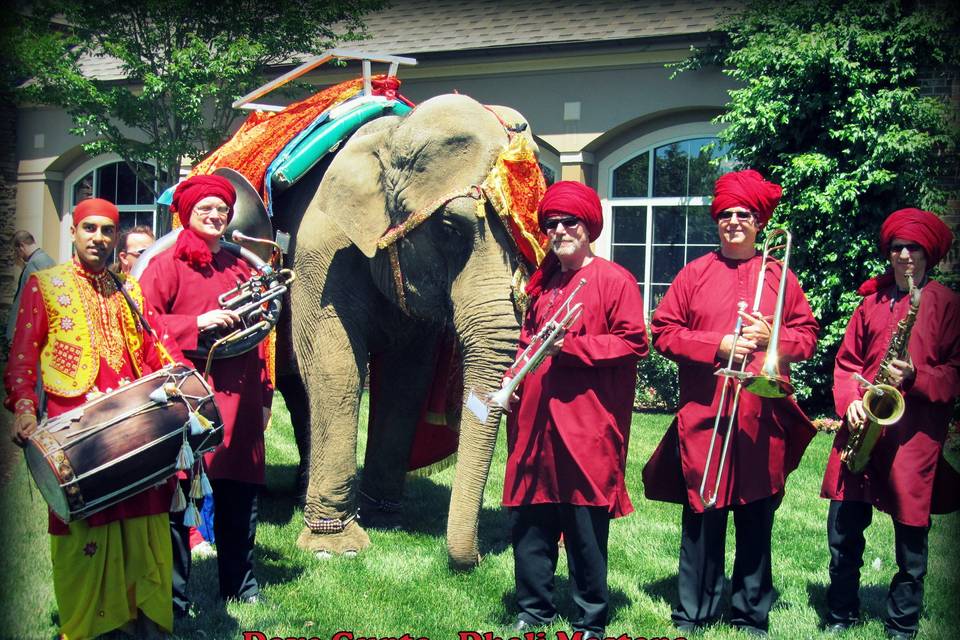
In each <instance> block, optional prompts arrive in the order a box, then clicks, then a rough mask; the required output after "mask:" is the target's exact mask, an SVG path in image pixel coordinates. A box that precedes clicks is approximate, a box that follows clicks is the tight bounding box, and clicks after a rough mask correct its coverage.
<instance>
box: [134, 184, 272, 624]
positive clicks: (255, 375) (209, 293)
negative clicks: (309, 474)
mask: <svg viewBox="0 0 960 640" xmlns="http://www.w3.org/2000/svg"><path fill="white" fill-rule="evenodd" d="M235 201H236V192H235V191H234V188H233V185H231V184H230V182H229V181H227V180H226V179H224V178H221V177H219V176H194V177H192V178H190V179H188V180H186V181H184V182H181V183H180V184H179V185H178V186H177V189H176V191H175V192H174V195H173V204H172V207H171V208H172V210H173V211H174V212H176V213H177V215H178V216H179V217H180V220H181V222H182V224H183V230H182V231H181V233H180V235H179V236H178V237H177V241H176V245H175V246H174V247H173V248H171V249H167V250H166V251H164V252H162V253H160V254H158V255H156V256H154V257H153V258H152V259H151V261H150V263H149V264H148V266H147V268H146V270H145V271H144V273H143V276H142V277H141V279H140V282H141V285H142V286H143V292H144V296H145V297H146V299H147V303H148V304H149V305H151V306H152V307H153V309H154V310H155V312H156V313H157V314H158V315H160V316H161V318H162V319H163V321H164V324H165V326H166V330H167V331H168V333H169V335H170V337H171V338H173V339H174V340H176V341H177V343H178V344H179V345H180V348H181V349H182V350H183V351H184V352H187V353H188V355H189V352H191V351H194V350H196V348H197V344H198V340H199V336H200V333H201V332H202V331H204V330H210V329H226V328H229V327H232V326H234V325H235V324H236V323H237V322H239V317H238V316H237V314H236V313H234V312H233V311H230V310H226V309H221V308H220V303H219V302H218V300H217V298H218V296H220V295H221V294H223V293H225V292H227V291H229V290H230V289H233V288H234V287H236V286H237V283H239V282H243V281H246V280H248V279H249V278H250V276H251V267H250V265H249V264H247V263H246V262H245V261H244V260H243V259H241V258H238V257H237V256H236V255H234V254H233V253H231V252H230V251H228V250H226V249H223V248H222V247H221V246H220V236H221V235H222V234H223V232H224V230H225V229H226V226H227V224H228V223H229V221H230V218H231V216H232V215H233V205H234V203H235ZM194 364H195V365H196V367H197V369H198V370H201V371H202V370H203V369H204V368H205V366H206V362H205V358H202V359H201V358H197V359H195V360H194ZM209 377H210V383H211V385H212V387H213V392H214V400H215V401H216V403H217V408H218V409H219V410H220V415H221V417H222V419H223V425H224V436H223V444H222V445H221V446H220V447H218V448H217V449H215V450H214V451H212V452H210V453H208V454H206V456H205V457H204V464H205V465H206V469H207V475H208V476H209V477H210V480H211V485H212V487H213V502H214V505H215V508H216V516H215V517H214V537H215V539H216V544H217V565H218V569H219V578H220V595H221V597H223V598H225V599H236V600H240V601H242V602H250V603H253V602H256V601H257V600H259V598H260V596H259V593H260V589H259V586H258V584H257V580H256V577H255V576H254V574H253V550H254V538H255V534H256V525H257V493H258V491H259V487H260V486H261V485H263V484H264V468H265V462H264V442H263V431H264V426H265V424H266V420H267V416H268V415H269V408H270V403H271V401H272V397H273V390H272V387H271V385H270V381H269V378H268V376H267V369H266V362H265V359H264V354H263V351H262V345H261V346H260V347H258V348H256V349H253V350H251V351H248V352H247V353H245V354H242V355H238V356H235V357H232V358H225V359H218V360H214V361H213V366H212V368H211V370H210V376H209ZM171 533H172V536H173V542H174V566H175V573H174V607H175V612H176V613H177V614H178V615H181V616H182V615H185V614H186V613H187V612H188V609H189V606H190V601H189V598H188V596H187V593H186V586H187V585H186V583H187V580H188V579H189V575H190V547H189V527H185V526H183V522H182V515H178V514H172V515H171Z"/></svg>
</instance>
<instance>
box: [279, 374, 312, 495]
mask: <svg viewBox="0 0 960 640" xmlns="http://www.w3.org/2000/svg"><path fill="white" fill-rule="evenodd" d="M277 391H279V392H280V395H282V396H283V402H284V404H285V405H286V406H287V411H289V412H290V422H291V424H292V425H293V437H294V439H295V440H296V442H297V453H298V454H300V462H299V463H298V464H297V475H296V478H294V491H295V492H296V495H297V500H298V501H299V502H300V504H301V505H302V504H303V502H304V500H305V499H306V494H307V479H308V477H309V471H310V399H309V398H308V397H307V390H306V388H305V387H304V385H303V380H301V379H300V376H299V374H296V373H292V374H286V375H280V376H277Z"/></svg>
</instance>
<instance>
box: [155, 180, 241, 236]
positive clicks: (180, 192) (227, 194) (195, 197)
mask: <svg viewBox="0 0 960 640" xmlns="http://www.w3.org/2000/svg"><path fill="white" fill-rule="evenodd" d="M211 196H214V197H217V198H220V199H221V200H223V201H224V202H225V203H227V206H228V207H230V213H229V214H227V223H228V224H229V222H230V220H231V219H232V218H233V205H234V203H236V201H237V190H236V189H234V188H233V185H232V184H230V181H229V180H227V179H226V178H224V177H222V176H193V177H192V178H187V179H186V180H184V181H183V182H181V183H180V184H178V185H177V188H176V189H175V190H174V192H173V203H172V204H171V205H170V210H171V211H173V212H174V213H176V214H177V216H178V217H179V218H180V224H181V225H183V227H184V228H186V227H189V226H190V214H191V213H192V212H193V208H194V207H195V206H196V205H197V203H198V202H200V201H201V200H203V199H204V198H208V197H211Z"/></svg>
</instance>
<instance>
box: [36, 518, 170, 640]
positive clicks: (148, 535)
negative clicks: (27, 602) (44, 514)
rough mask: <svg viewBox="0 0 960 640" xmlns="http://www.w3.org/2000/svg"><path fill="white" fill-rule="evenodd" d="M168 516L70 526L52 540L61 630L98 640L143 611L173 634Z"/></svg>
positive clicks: (73, 637) (77, 639)
mask: <svg viewBox="0 0 960 640" xmlns="http://www.w3.org/2000/svg"><path fill="white" fill-rule="evenodd" d="M169 522H170V520H169V516H168V515H167V514H166V513H161V514H157V515H153V516H144V517H141V518H130V519H128V520H120V521H117V522H111V523H110V524H107V525H104V526H100V527H91V526H89V525H87V523H86V522H85V521H83V520H81V521H78V522H72V523H70V534H69V535H65V536H50V555H51V558H52V560H53V587H54V592H55V593H56V596H57V608H58V609H59V611H60V632H61V633H62V634H63V635H64V636H65V637H66V638H68V639H69V640H83V639H84V638H94V637H96V636H98V635H100V634H103V633H107V632H108V631H112V630H114V629H118V628H120V627H122V626H123V625H125V624H126V623H128V622H130V621H133V620H136V619H137V616H138V615H140V614H138V610H139V612H141V613H142V614H143V615H146V616H147V617H148V618H150V620H152V621H153V622H155V623H156V624H157V625H158V626H159V627H160V628H161V629H163V630H164V631H167V632H171V631H172V630H173V585H172V580H173V554H172V551H171V546H170V524H169Z"/></svg>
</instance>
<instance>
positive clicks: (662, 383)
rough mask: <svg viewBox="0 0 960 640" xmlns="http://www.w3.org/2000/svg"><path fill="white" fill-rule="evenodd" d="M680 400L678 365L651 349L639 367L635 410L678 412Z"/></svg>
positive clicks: (634, 402) (634, 403)
mask: <svg viewBox="0 0 960 640" xmlns="http://www.w3.org/2000/svg"><path fill="white" fill-rule="evenodd" d="M647 335H648V336H649V331H648V332H647ZM651 342H652V340H651ZM679 400H680V383H679V381H678V379H677V364H676V363H675V362H674V361H672V360H668V359H667V358H664V357H663V356H662V355H660V354H659V353H657V352H656V351H654V350H653V348H652V347H651V349H650V355H649V356H647V357H646V358H644V359H643V360H641V361H640V364H639V365H638V366H637V394H636V397H635V399H634V401H633V408H634V409H636V410H640V411H676V409H677V404H678V402H679Z"/></svg>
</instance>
